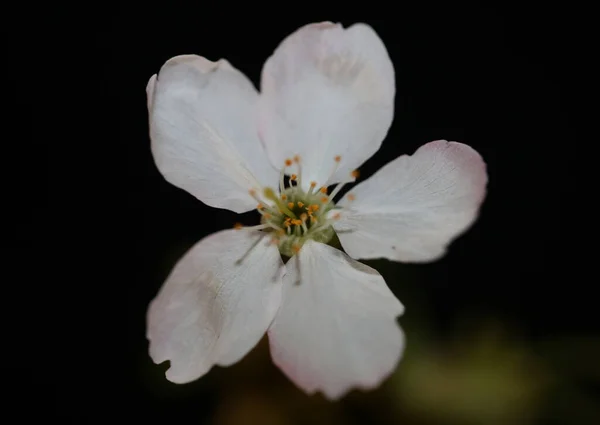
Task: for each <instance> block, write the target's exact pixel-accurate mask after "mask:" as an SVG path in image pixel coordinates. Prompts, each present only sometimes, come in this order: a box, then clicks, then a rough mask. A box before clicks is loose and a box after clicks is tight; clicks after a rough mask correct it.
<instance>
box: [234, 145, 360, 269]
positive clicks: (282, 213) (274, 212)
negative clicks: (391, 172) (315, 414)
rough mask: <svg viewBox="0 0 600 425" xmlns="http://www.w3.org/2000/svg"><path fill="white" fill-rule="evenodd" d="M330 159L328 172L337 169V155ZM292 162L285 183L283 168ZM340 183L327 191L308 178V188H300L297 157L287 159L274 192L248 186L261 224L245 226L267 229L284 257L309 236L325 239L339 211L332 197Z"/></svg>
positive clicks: (331, 229)
mask: <svg viewBox="0 0 600 425" xmlns="http://www.w3.org/2000/svg"><path fill="white" fill-rule="evenodd" d="M334 160H335V167H334V168H333V171H332V175H333V173H335V171H336V170H337V165H338V164H339V162H340V160H341V157H340V156H336V157H335V158H334ZM294 162H295V163H296V164H297V166H298V174H297V175H296V174H292V175H291V176H290V178H289V180H288V182H287V187H286V183H285V170H286V168H288V167H290V166H291V165H292V164H293V163H294ZM355 173H356V172H355ZM355 177H356V175H355ZM343 185H344V184H343V183H340V184H338V185H337V187H336V188H335V189H334V190H333V191H332V192H331V193H329V194H328V191H327V187H325V186H321V187H318V188H317V186H318V185H317V183H316V182H311V183H310V188H309V189H308V191H305V190H304V189H303V188H302V167H301V164H300V157H298V156H295V157H294V159H293V160H291V159H287V160H286V161H285V167H283V168H282V169H281V172H280V179H279V191H278V192H276V191H275V190H274V189H272V188H270V187H267V188H264V189H263V190H262V194H258V193H257V192H256V191H255V190H254V189H251V190H250V195H252V196H253V197H254V198H255V199H256V200H257V201H258V205H257V207H256V209H257V211H258V212H259V213H260V215H261V224H260V225H258V226H252V227H249V228H248V229H257V230H263V231H265V232H267V233H269V234H270V236H271V242H272V243H273V244H276V245H277V247H278V248H279V252H280V253H281V254H282V255H284V256H287V257H292V256H294V254H297V253H298V252H299V251H300V249H301V248H302V245H304V243H305V242H306V241H307V240H309V239H311V240H314V241H317V242H321V243H328V242H329V241H331V239H332V238H333V236H334V234H335V232H334V230H333V227H332V224H333V222H334V221H335V220H337V219H339V217H340V214H339V213H336V212H335V210H337V208H336V207H335V203H334V202H333V198H334V196H335V195H337V194H338V193H339V191H340V189H341V188H342V186H343ZM239 227H241V226H238V228H239Z"/></svg>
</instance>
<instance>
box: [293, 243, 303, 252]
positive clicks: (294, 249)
mask: <svg viewBox="0 0 600 425" xmlns="http://www.w3.org/2000/svg"><path fill="white" fill-rule="evenodd" d="M300 248H301V246H300V245H298V244H296V243H295V244H293V245H292V251H294V253H295V254H298V253H299V252H300Z"/></svg>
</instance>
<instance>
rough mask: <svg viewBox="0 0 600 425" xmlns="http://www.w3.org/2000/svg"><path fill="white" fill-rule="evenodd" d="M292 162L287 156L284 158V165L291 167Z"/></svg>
mask: <svg viewBox="0 0 600 425" xmlns="http://www.w3.org/2000/svg"><path fill="white" fill-rule="evenodd" d="M292 164H293V162H292V160H291V159H289V158H288V159H286V160H285V166H286V167H291V166H292Z"/></svg>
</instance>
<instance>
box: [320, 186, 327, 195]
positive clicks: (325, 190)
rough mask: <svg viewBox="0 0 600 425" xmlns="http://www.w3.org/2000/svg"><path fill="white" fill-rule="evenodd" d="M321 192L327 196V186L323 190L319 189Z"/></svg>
mask: <svg viewBox="0 0 600 425" xmlns="http://www.w3.org/2000/svg"><path fill="white" fill-rule="evenodd" d="M319 192H321V193H324V194H325V195H327V188H326V187H325V186H323V187H322V188H321V189H319Z"/></svg>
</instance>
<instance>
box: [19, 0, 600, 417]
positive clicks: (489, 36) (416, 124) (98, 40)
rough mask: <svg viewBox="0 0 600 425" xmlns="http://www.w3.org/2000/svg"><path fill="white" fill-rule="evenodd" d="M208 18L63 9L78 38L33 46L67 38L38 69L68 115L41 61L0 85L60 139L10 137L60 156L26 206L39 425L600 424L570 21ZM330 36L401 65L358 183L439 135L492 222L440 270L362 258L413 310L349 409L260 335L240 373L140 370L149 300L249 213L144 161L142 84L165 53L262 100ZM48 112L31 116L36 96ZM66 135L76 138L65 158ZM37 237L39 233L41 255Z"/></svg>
mask: <svg viewBox="0 0 600 425" xmlns="http://www.w3.org/2000/svg"><path fill="white" fill-rule="evenodd" d="M216 9H217V7H216V5H212V4H203V3H202V2H194V3H193V4H191V5H188V6H185V7H182V6H177V7H175V6H173V7H168V6H166V5H165V4H163V5H156V6H150V5H146V4H144V5H140V6H139V7H138V8H136V7H134V6H130V7H124V6H121V7H118V8H111V9H109V10H107V9H97V10H88V11H85V12H84V11H77V10H71V11H70V13H71V14H73V15H72V16H80V18H79V19H75V20H71V22H70V23H71V24H73V23H75V27H76V28H77V29H76V30H75V29H74V30H69V31H66V30H65V29H64V28H63V27H62V25H63V22H68V21H69V18H68V14H67V13H66V12H65V14H63V16H61V18H62V19H61V20H60V21H59V20H56V21H53V26H52V29H50V30H48V32H45V33H43V32H41V31H40V32H35V31H34V34H38V37H39V39H40V40H39V42H40V43H43V41H44V40H43V39H44V37H45V35H58V38H59V41H57V42H56V44H54V45H53V46H46V47H48V48H51V47H52V48H54V49H55V50H52V51H51V53H50V57H51V58H53V59H51V60H50V61H49V62H47V63H46V64H45V65H47V66H46V67H47V68H52V70H51V71H50V72H53V73H56V74H57V76H58V78H59V79H57V80H56V81H57V83H56V84H55V87H54V88H57V87H56V86H58V85H59V84H60V85H61V87H59V88H61V89H62V87H63V86H62V85H64V87H65V92H66V91H69V93H70V94H72V95H74V99H77V100H75V101H73V102H71V101H68V100H66V98H63V97H62V96H61V94H60V91H61V90H57V93H54V92H53V93H52V95H50V94H46V92H45V91H44V87H45V86H46V84H47V83H46V82H44V80H43V79H42V78H41V77H40V68H44V67H40V66H39V65H40V64H39V63H38V64H37V65H38V66H33V65H31V66H29V67H25V69H24V70H23V71H22V72H21V71H17V70H15V69H14V68H10V69H9V71H10V72H12V73H13V76H17V77H23V76H37V79H35V78H34V80H33V81H34V84H31V85H27V86H26V87H25V88H23V90H24V91H25V92H26V94H27V96H23V97H21V98H19V100H17V105H18V107H19V108H22V110H24V111H26V112H35V113H39V112H42V114H43V115H46V116H49V115H51V114H52V115H54V113H56V115H57V116H59V118H58V119H56V120H55V121H54V124H55V126H56V127H55V129H54V128H52V131H50V128H51V127H48V128H46V127H42V128H41V129H40V128H39V126H37V127H36V126H33V127H32V126H31V123H30V120H29V119H27V118H24V119H23V123H20V124H21V126H22V131H23V132H25V133H27V134H31V135H33V134H34V133H35V134H36V135H37V131H39V130H42V133H45V134H46V137H44V138H43V140H42V141H43V142H44V144H45V147H46V148H47V151H48V158H49V159H50V161H49V162H48V164H49V166H48V167H47V169H45V171H47V177H46V178H44V180H42V186H44V185H45V187H47V188H48V191H47V192H45V194H47V195H48V196H47V197H46V198H45V199H44V200H45V201H47V202H46V203H44V205H43V206H42V207H41V208H40V207H39V204H37V203H36V202H37V201H36V202H34V201H32V200H31V193H29V194H20V193H19V199H20V200H21V201H22V204H23V205H25V206H27V207H29V209H28V215H27V216H26V218H27V219H28V220H29V223H31V224H32V226H31V229H32V230H31V231H29V232H26V234H25V236H27V237H31V238H30V239H27V240H31V241H32V242H31V244H30V245H29V246H30V247H31V246H34V247H36V249H35V252H37V253H38V254H36V255H40V254H39V253H40V252H41V253H43V255H41V257H43V261H42V263H40V266H39V267H32V266H31V265H30V263H27V264H28V265H24V266H22V267H27V269H26V270H28V269H33V270H32V272H35V271H40V270H39V268H42V269H43V267H45V265H47V266H48V270H49V271H51V273H48V274H46V273H45V270H44V271H43V272H42V275H47V276H51V277H48V278H46V279H45V280H42V281H41V282H42V285H41V286H43V289H42V291H41V292H40V294H43V295H42V296H40V297H38V298H39V299H40V300H41V303H42V304H43V305H44V307H46V309H47V310H48V315H44V317H42V321H41V322H38V323H37V324H36V329H37V328H38V327H41V328H42V329H43V331H42V332H41V333H42V337H41V339H40V340H39V343H37V342H35V343H34V345H35V347H36V348H35V349H34V350H33V351H32V352H30V353H29V354H32V357H33V360H32V362H28V367H27V368H26V369H27V370H28V371H29V372H30V374H29V375H28V376H30V379H27V383H26V384H25V388H24V391H25V394H26V395H27V398H28V399H29V400H38V399H44V400H45V401H50V407H49V409H50V410H44V415H43V417H45V418H46V419H48V418H52V417H57V418H59V422H60V423H106V421H107V420H110V421H111V423H115V422H119V421H121V420H123V421H124V420H128V421H132V422H133V423H138V422H139V423H142V422H143V423H178V422H179V421H183V420H186V421H188V422H187V423H199V424H246V423H248V424H255V423H256V424H321V423H323V424H325V423H328V424H363V423H365V424H366V423H376V424H423V425H428V424H432V425H433V424H466V425H468V424H485V425H488V424H490V425H495V424H515V425H521V424H523V425H529V424H532V425H537V424H573V425H578V424H593V423H598V422H600V408H599V403H598V400H599V399H598V390H599V387H600V370H599V361H598V359H599V358H600V339H599V337H598V320H597V313H595V310H594V309H595V304H596V303H595V301H594V299H593V297H592V296H591V295H590V293H589V287H590V285H591V284H592V283H591V281H593V280H595V279H594V278H593V277H592V278H589V277H587V276H584V271H583V270H584V265H585V264H583V263H584V258H583V256H582V255H581V252H580V251H581V247H580V245H579V243H578V242H576V237H577V236H578V235H579V234H580V232H581V231H582V230H581V229H584V228H585V226H584V225H583V224H582V220H583V218H582V217H581V216H580V215H579V209H580V208H581V206H580V205H578V202H577V200H576V199H577V198H575V197H574V195H573V188H574V187H575V186H576V185H577V183H576V181H575V177H574V175H575V169H576V167H578V166H579V165H578V164H579V156H580V154H578V151H577V146H578V143H579V142H578V140H577V135H576V133H577V128H576V126H575V124H574V121H573V112H572V105H573V100H572V95H573V91H574V88H573V87H574V85H575V84H576V83H577V73H576V72H574V71H577V69H576V68H577V65H576V64H577V61H576V59H577V53H576V51H575V49H574V48H573V45H574V43H575V42H576V41H574V39H573V37H572V34H573V32H572V29H573V28H574V27H577V25H578V23H577V18H576V17H575V18H574V17H573V16H575V15H576V14H575V15H573V14H569V15H567V14H566V13H563V11H562V10H559V9H558V8H557V9H548V8H533V7H532V8H529V9H525V8H523V7H520V8H510V7H508V6H488V7H481V6H476V5H473V4H470V5H457V4H453V5H452V6H445V7H440V6H439V5H430V4H426V5H422V6H410V7H408V6H401V5H397V4H394V6H393V7H392V6H388V7H384V8H382V7H381V6H380V5H375V4H371V3H370V2H369V3H365V4H362V5H357V6H356V7H354V8H353V10H351V9H350V8H349V7H348V5H346V6H343V7H342V6H340V7H337V8H334V7H332V8H331V10H324V9H323V7H322V6H319V7H316V6H315V7H313V6H310V5H308V4H300V3H295V4H279V5H276V6H267V5H266V4H265V5H256V7H255V8H254V9H255V10H253V11H251V12H250V11H249V12H247V13H246V12H244V11H241V10H238V8H237V7H234V6H233V5H222V6H220V7H219V8H218V9H219V10H216ZM262 9H264V10H262ZM78 14H79V15H78ZM323 20H331V21H335V22H341V23H342V24H343V25H344V26H349V25H351V24H352V23H355V22H365V23H367V24H369V25H371V26H372V27H373V28H374V29H375V31H376V32H377V33H378V34H379V36H380V37H381V39H382V40H383V42H384V43H385V45H386V47H387V49H388V51H389V54H390V57H391V59H392V62H393V64H394V67H395V71H396V89H397V94H396V112H395V119H394V122H393V125H392V127H391V129H390V132H389V134H388V137H387V139H386V140H385V141H384V143H383V145H382V148H381V150H380V151H379V152H378V153H377V154H375V155H374V156H373V157H372V158H371V159H370V160H369V161H368V162H367V163H366V164H365V165H364V166H363V167H362V168H361V172H362V174H361V178H366V177H368V176H370V175H371V174H372V173H373V172H374V171H376V170H377V169H378V168H379V167H380V166H382V165H383V164H385V163H387V162H388V161H389V160H391V159H393V158H395V157H396V156H398V155H401V154H411V153H412V152H414V151H415V150H416V149H417V148H418V147H419V146H421V145H422V144H424V143H427V142H429V141H432V140H436V139H447V140H455V141H460V142H463V143H467V144H469V145H471V146H472V147H473V148H475V149H476V150H477V151H478V152H479V153H480V154H481V155H482V156H483V158H484V160H485V161H486V162H487V165H488V173H489V186H488V195H487V198H486V201H485V202H484V204H483V207H482V210H481V215H480V219H479V220H478V222H477V223H476V224H475V225H474V227H473V228H472V229H471V230H470V231H469V232H468V233H467V234H465V235H464V236H462V237H461V238H459V239H458V240H456V241H455V243H454V244H453V245H452V247H451V249H450V251H449V253H448V255H447V256H446V257H445V258H443V259H442V260H441V261H438V262H436V263H433V264H428V265H418V266H416V265H400V264H396V263H390V262H387V261H371V262H368V263H369V264H370V265H372V266H373V267H375V268H377V269H378V270H379V271H380V272H381V273H382V275H383V276H384V278H385V279H386V281H387V282H388V284H389V286H390V287H391V289H392V290H393V292H394V293H395V294H396V295H397V296H398V298H399V299H400V300H402V302H403V303H404V304H405V306H406V313H405V315H404V316H403V318H402V319H401V322H400V323H401V324H402V326H403V328H404V330H405V332H406V334H407V340H408V345H407V352H406V355H405V358H404V360H403V361H402V363H401V364H400V367H399V368H398V370H397V372H396V373H395V374H394V375H393V376H392V377H391V378H390V379H389V380H388V381H386V382H385V384H384V385H382V387H381V388H380V389H378V390H376V391H373V392H370V393H361V392H353V393H351V394H350V395H349V396H347V397H346V398H344V399H343V400H342V401H340V402H338V403H329V402H326V401H325V400H324V399H323V398H322V397H321V396H320V395H318V396H312V397H308V396H306V395H304V394H303V393H301V392H300V391H299V390H297V389H296V388H295V387H294V386H293V384H291V383H290V382H289V381H287V380H286V379H285V378H284V377H283V375H282V374H281V373H280V372H279V371H278V370H277V369H276V368H275V367H274V366H273V365H272V364H271V363H270V360H269V355H268V348H267V347H266V345H265V342H264V341H263V342H261V344H259V346H258V347H257V348H256V349H255V350H254V351H253V352H252V353H251V354H250V355H249V356H247V358H245V359H244V360H243V361H241V362H240V363H238V364H236V365H234V366H232V367H230V368H227V369H222V368H215V369H213V370H212V371H211V372H210V373H209V374H208V375H207V376H205V377H203V378H201V379H200V380H199V381H197V382H194V383H192V384H188V385H184V386H177V385H175V384H172V383H170V382H168V381H167V380H166V379H165V378H164V371H165V370H166V368H167V367H166V365H165V364H163V365H154V364H153V363H152V362H151V360H150V358H149V356H148V354H147V341H146V339H145V313H146V308H147V305H148V303H149V301H150V300H151V299H152V298H153V297H154V296H155V295H156V293H157V291H158V289H159V288H160V286H161V284H162V282H163V281H164V279H165V278H166V276H167V274H168V272H169V271H170V268H171V267H172V266H173V265H174V263H175V261H176V260H177V259H178V258H179V257H180V256H181V255H182V254H183V253H184V252H185V251H186V250H187V249H188V248H189V247H190V246H191V245H192V244H194V243H195V242H196V241H198V240H199V239H201V238H202V237H204V236H207V235H208V234H210V233H212V232H215V231H217V230H221V229H225V228H228V227H231V226H232V225H233V223H234V222H236V221H240V219H239V218H238V217H236V215H235V214H234V213H231V212H229V211H225V210H217V209H212V208H209V207H207V206H205V205H203V204H202V203H201V202H199V201H197V200H196V199H195V198H194V197H192V196H191V195H189V194H187V193H186V192H184V191H183V190H180V189H178V188H176V187H174V186H172V185H170V184H168V183H167V182H166V181H165V180H164V179H163V178H162V176H161V175H160V173H159V172H158V170H157V169H156V167H155V165H154V163H153V160H152V156H151V154H150V148H149V146H150V145H149V138H148V122H147V109H146V94H145V87H146V83H147V81H148V79H149V78H150V76H151V75H152V74H154V73H156V72H158V70H159V69H160V67H161V66H162V64H163V63H164V62H165V61H166V60H167V59H169V58H171V57H173V56H176V55H180V54H192V53H193V54H199V55H202V56H205V57H207V58H208V59H211V60H217V59H219V58H221V57H223V58H226V59H227V60H229V61H230V62H231V64H232V65H233V66H235V67H237V68H238V69H240V70H241V71H242V72H244V73H245V74H246V75H247V76H249V78H250V79H251V80H252V81H253V82H254V83H255V84H256V85H257V86H258V82H259V75H260V70H261V67H262V64H263V62H264V61H265V59H266V58H267V57H268V56H269V55H270V54H271V53H272V51H273V50H274V48H275V47H276V46H277V45H278V43H279V42H280V41H281V40H282V39H283V38H284V37H285V36H287V35H288V34H290V33H291V32H293V31H294V30H296V29H297V28H299V27H300V26H302V25H305V24H307V23H310V22H318V21H323ZM73 21H75V22H73ZM8 40H9V44H10V45H11V46H12V47H13V49H12V53H13V54H14V55H16V57H18V58H20V59H29V60H30V61H31V59H32V58H31V52H28V51H27V49H25V48H22V44H19V43H22V40H21V39H20V36H19V35H15V34H14V33H13V34H12V35H11V36H9V39H8ZM40 45H41V44H40ZM30 63H32V64H33V63H34V61H31V62H30ZM16 81H20V80H19V79H17V80H16ZM58 81H60V83H58ZM41 94H43V96H40V95H41ZM40 97H41V98H42V102H41V106H35V105H36V103H34V102H32V101H31V99H39V98H40ZM38 105H39V104H38ZM55 105H56V106H55ZM55 108H56V110H54V109H55ZM63 110H64V111H65V112H62V111H63ZM67 132H68V133H73V134H72V136H73V137H72V139H73V140H71V137H68V139H69V141H68V143H67V137H66V136H65V137H62V136H63V134H66V133H67ZM48 134H50V136H49V135H48ZM69 136H71V134H69ZM24 150H26V149H24ZM24 153H25V154H26V152H24ZM37 184H38V185H39V184H40V183H39V182H38V183H37ZM40 214H41V215H42V216H43V218H42V219H40V218H39V216H40ZM244 220H245V221H246V222H249V221H250V220H251V216H250V215H249V216H248V217H245V218H244ZM42 228H43V231H44V235H46V233H45V232H48V233H47V235H48V236H47V238H44V239H43V241H44V242H43V243H41V244H40V241H39V239H38V238H37V235H39V234H41V232H42V230H39V229H42ZM38 230H39V232H40V233H36V232H38ZM42 264H44V266H42ZM35 269H38V270H35ZM51 282H52V284H50V283H51ZM46 296H47V297H48V298H46ZM50 300H52V301H50ZM44 311H45V310H44ZM55 319H56V320H55ZM40 325H41V326H40ZM36 338H37V337H36ZM24 339H26V340H28V341H27V342H31V339H32V338H29V337H25V338H24ZM36 340H37V339H36ZM35 410H36V409H28V411H27V413H35V412H34V411H35Z"/></svg>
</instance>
